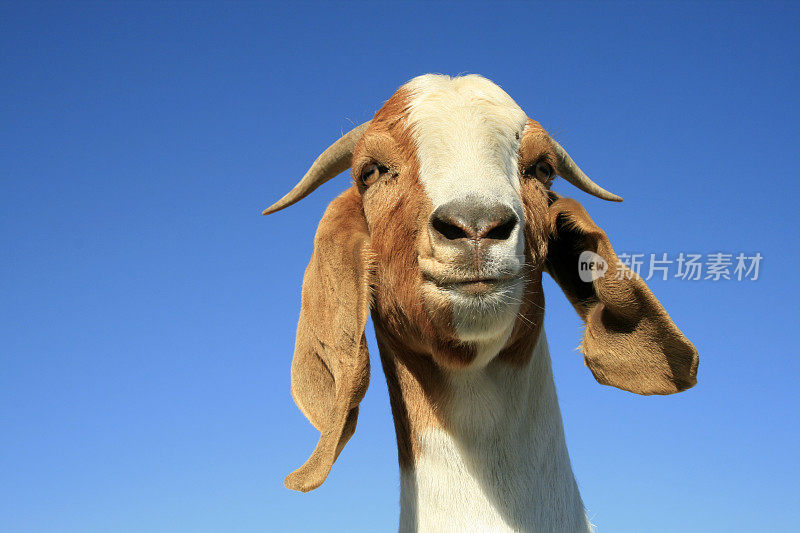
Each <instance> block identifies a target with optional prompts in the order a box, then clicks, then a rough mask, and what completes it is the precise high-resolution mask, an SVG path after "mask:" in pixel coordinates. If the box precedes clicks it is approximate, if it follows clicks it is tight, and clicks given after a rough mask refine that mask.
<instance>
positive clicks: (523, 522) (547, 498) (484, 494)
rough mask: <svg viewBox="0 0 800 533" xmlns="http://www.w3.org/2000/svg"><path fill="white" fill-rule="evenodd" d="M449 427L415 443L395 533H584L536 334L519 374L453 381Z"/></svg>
mask: <svg viewBox="0 0 800 533" xmlns="http://www.w3.org/2000/svg"><path fill="white" fill-rule="evenodd" d="M450 385H451V393H452V401H451V403H450V405H449V406H448V409H447V413H446V419H447V420H448V423H449V426H450V429H448V430H443V429H431V430H428V431H427V432H426V433H425V434H423V435H422V436H421V437H420V439H419V445H420V450H421V454H420V456H419V457H418V458H417V460H416V463H415V466H414V468H413V469H411V470H402V471H401V513H400V531H401V532H415V531H419V532H437V533H438V532H450V531H452V532H468V531H475V532H510V531H525V532H539V531H541V532H555V531H558V532H573V531H582V532H586V531H591V526H590V524H589V522H588V520H587V518H586V515H585V513H584V510H583V503H582V502H581V498H580V494H579V493H578V487H577V484H576V483H575V479H574V477H573V474H572V468H571V466H570V462H569V456H568V454H567V447H566V443H565V441H564V430H563V428H562V425H561V413H560V411H559V408H558V400H557V398H556V391H555V385H554V383H553V375H552V371H551V368H550V354H549V352H548V348H547V340H546V339H545V336H544V333H542V334H541V336H540V338H539V341H538V343H537V345H536V348H535V350H534V353H533V357H532V358H531V361H530V362H529V363H528V364H527V366H526V367H525V368H523V369H519V368H514V367H512V366H509V365H505V364H502V363H499V362H496V361H495V362H492V363H490V364H489V365H488V366H487V367H486V368H484V369H482V370H466V371H461V372H455V373H452V374H451V375H450Z"/></svg>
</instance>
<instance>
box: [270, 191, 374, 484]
mask: <svg viewBox="0 0 800 533" xmlns="http://www.w3.org/2000/svg"><path fill="white" fill-rule="evenodd" d="M371 273H372V255H371V250H370V243H369V232H368V229H367V224H366V220H365V219H364V214H363V209H362V205H361V198H360V196H359V195H358V193H357V192H356V191H355V189H349V190H348V191H346V192H345V193H344V194H342V195H341V196H339V197H338V198H336V199H335V200H334V201H333V202H331V204H330V205H329V206H328V209H327V210H326V211H325V215H324V216H323V217H322V220H321V221H320V223H319V228H318V229H317V234H316V237H315V238H314V252H313V254H312V255H311V262H310V263H309V265H308V268H307V269H306V273H305V276H304V278H303V295H302V303H301V307H300V321H299V323H298V325H297V339H296V343H295V351H294V359H293V360H292V386H291V390H292V396H293V397H294V400H295V402H296V403H297V406H298V407H299V408H300V410H301V411H302V412H303V414H304V415H305V416H306V418H308V419H309V421H311V423H312V424H313V425H314V427H316V428H317V429H318V430H319V432H320V438H319V442H318V443H317V446H316V448H315V449H314V452H313V453H312V454H311V457H309V459H308V460H307V461H306V462H305V464H304V465H303V466H301V467H300V468H298V469H297V470H295V471H294V472H292V473H291V474H289V475H288V476H287V477H286V480H285V484H286V487H287V488H289V489H293V490H299V491H302V492H308V491H310V490H313V489H315V488H317V487H319V486H320V485H321V484H322V482H323V481H325V478H326V477H327V476H328V473H329V472H330V469H331V467H332V466H333V462H334V461H335V460H336V458H337V457H338V456H339V453H340V452H341V451H342V448H344V445H345V444H346V443H347V441H348V440H349V439H350V437H351V436H352V435H353V432H354V431H355V429H356V419H357V418H358V404H359V402H360V401H361V399H362V398H363V397H364V393H366V391H367V386H368V384H369V354H368V352H367V341H366V338H365V336H364V328H365V326H366V323H367V316H368V314H369V306H370V300H371V291H370V284H371V278H372V275H371Z"/></svg>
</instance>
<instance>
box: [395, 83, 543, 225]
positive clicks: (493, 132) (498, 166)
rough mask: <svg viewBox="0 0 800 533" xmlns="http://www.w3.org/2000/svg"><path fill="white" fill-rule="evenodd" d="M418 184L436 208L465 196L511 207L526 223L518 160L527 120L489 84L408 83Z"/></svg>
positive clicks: (517, 107)
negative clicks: (417, 164)
mask: <svg viewBox="0 0 800 533" xmlns="http://www.w3.org/2000/svg"><path fill="white" fill-rule="evenodd" d="M405 87H406V88H407V89H408V90H409V91H410V93H411V95H412V97H411V105H410V111H409V115H408V119H409V125H410V126H411V128H412V132H413V136H414V140H415V142H416V145H417V157H418V159H419V164H420V169H419V179H420V181H421V182H422V185H423V187H424V188H425V192H426V193H427V194H428V196H429V198H430V200H431V202H433V207H434V209H435V208H436V207H439V206H440V205H442V204H445V203H447V202H448V201H450V200H453V199H455V198H460V197H463V196H466V195H476V196H480V197H485V198H486V199H487V200H494V201H501V202H503V203H507V204H508V205H510V206H511V207H513V208H514V210H515V211H517V214H518V215H519V217H520V220H522V215H523V213H522V205H521V202H520V200H519V171H518V169H517V157H518V151H519V144H520V137H521V136H522V131H523V128H524V127H525V124H526V122H527V120H528V118H527V116H526V115H525V112H524V111H522V109H520V107H519V106H518V105H517V104H516V103H515V102H514V100H512V99H511V97H510V96H508V94H506V93H505V91H503V90H502V89H501V88H500V87H498V86H497V85H495V84H494V83H492V82H491V81H489V80H487V79H485V78H483V77H481V76H477V75H469V76H463V77H459V78H451V77H449V76H442V75H437V74H427V75H425V76H419V77H417V78H414V79H413V80H411V81H410V82H408V83H407V84H406V85H405Z"/></svg>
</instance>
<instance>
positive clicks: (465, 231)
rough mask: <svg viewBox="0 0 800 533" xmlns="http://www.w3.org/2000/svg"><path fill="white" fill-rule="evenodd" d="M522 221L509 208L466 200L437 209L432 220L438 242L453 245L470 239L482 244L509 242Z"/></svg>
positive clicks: (432, 214) (498, 204) (449, 203)
mask: <svg viewBox="0 0 800 533" xmlns="http://www.w3.org/2000/svg"><path fill="white" fill-rule="evenodd" d="M517 222H519V219H518V218H517V215H516V214H515V213H514V210H513V209H511V208H510V207H509V206H507V205H504V204H500V203H496V204H490V205H486V204H485V203H484V202H480V201H475V200H474V199H473V200H469V199H465V200H453V201H451V202H448V203H446V204H444V205H440V206H439V207H437V208H436V209H435V210H434V211H433V213H431V217H430V227H431V229H432V230H433V233H434V236H435V237H436V238H442V237H443V238H445V239H447V240H449V241H455V240H459V239H470V240H473V241H476V242H477V241H479V240H482V239H493V240H498V241H504V240H507V239H508V238H509V237H511V233H512V232H513V231H514V228H515V227H516V226H517Z"/></svg>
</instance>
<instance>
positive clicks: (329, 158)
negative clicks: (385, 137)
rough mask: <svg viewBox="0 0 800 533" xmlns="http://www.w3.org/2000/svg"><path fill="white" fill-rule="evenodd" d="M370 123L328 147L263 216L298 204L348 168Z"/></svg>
mask: <svg viewBox="0 0 800 533" xmlns="http://www.w3.org/2000/svg"><path fill="white" fill-rule="evenodd" d="M369 123H370V121H367V122H365V123H363V124H361V125H360V126H356V127H355V128H353V129H352V130H350V131H349V132H347V133H346V134H344V135H343V136H342V137H341V138H340V139H339V140H338V141H336V142H335V143H333V144H332V145H330V146H329V147H328V148H327V149H326V150H325V151H324V152H322V154H320V156H319V157H318V158H317V159H316V160H315V161H314V162H313V163H312V164H311V168H309V169H308V172H306V175H305V176H303V179H301V180H300V181H299V182H298V183H297V185H295V186H294V188H293V189H292V190H291V191H289V192H288V193H287V194H286V196H284V197H283V198H281V199H280V200H278V201H277V202H275V203H274V204H272V205H271V206H269V207H268V208H266V209H264V211H263V213H262V214H263V215H269V214H270V213H274V212H275V211H280V210H281V209H283V208H284V207H289V206H290V205H292V204H294V203H296V202H299V201H300V200H302V199H303V198H305V197H306V196H308V195H309V194H311V193H312V191H314V189H316V188H317V187H319V186H320V185H322V184H323V183H325V182H326V181H328V180H329V179H331V178H333V177H336V176H337V175H339V174H340V173H342V172H344V171H345V170H347V169H348V168H350V164H351V159H352V157H353V147H355V145H356V143H357V142H358V140H359V139H360V138H361V135H363V133H364V130H366V129H367V128H368V127H369Z"/></svg>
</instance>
